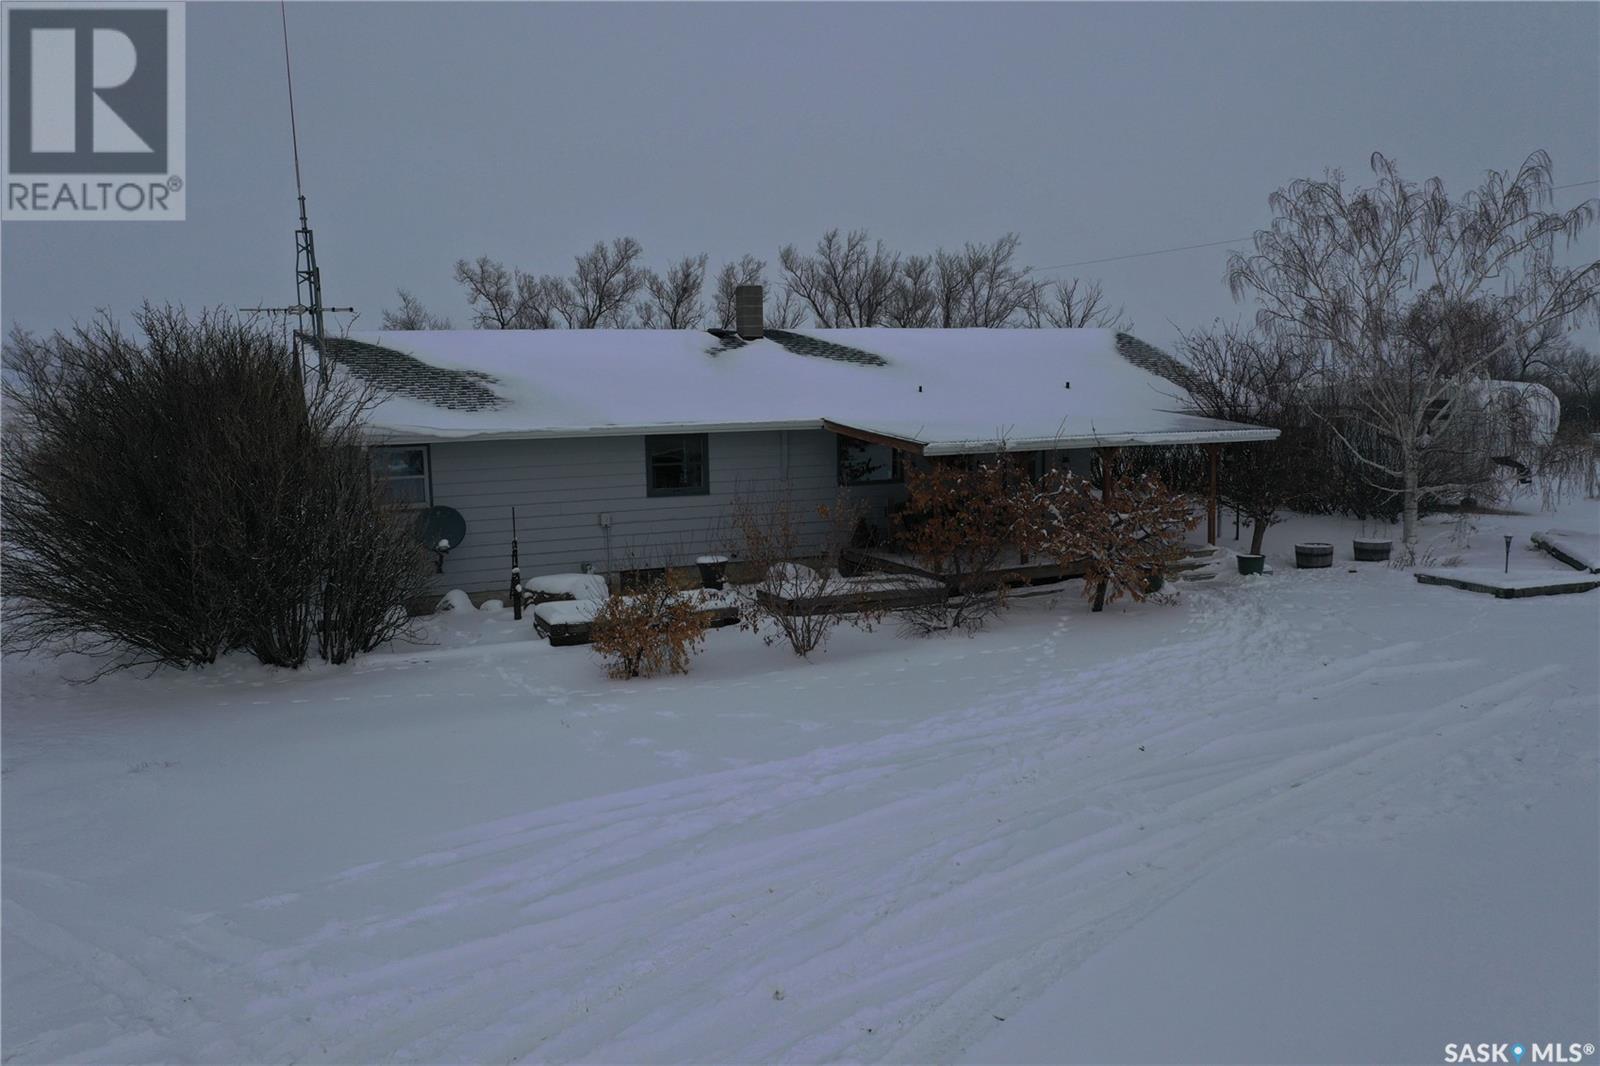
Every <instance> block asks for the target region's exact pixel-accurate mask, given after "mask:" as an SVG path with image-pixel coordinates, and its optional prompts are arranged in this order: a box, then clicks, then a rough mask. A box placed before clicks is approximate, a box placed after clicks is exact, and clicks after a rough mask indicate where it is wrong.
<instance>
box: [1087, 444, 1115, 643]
mask: <svg viewBox="0 0 1600 1066" xmlns="http://www.w3.org/2000/svg"><path fill="white" fill-rule="evenodd" d="M1116 487H1117V449H1116V448H1101V449H1100V502H1101V503H1102V504H1105V505H1106V506H1108V507H1109V506H1110V505H1111V500H1112V497H1113V496H1115V494H1116ZM1105 606H1106V583H1105V581H1103V580H1102V581H1101V582H1100V586H1099V587H1098V588H1096V589H1095V590H1094V607H1092V608H1091V610H1095V611H1102V610H1105Z"/></svg>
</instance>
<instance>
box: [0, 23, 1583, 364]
mask: <svg viewBox="0 0 1600 1066" xmlns="http://www.w3.org/2000/svg"><path fill="white" fill-rule="evenodd" d="M288 17H289V29H290V38H291V43H292V46H293V50H294V74H295V88H296V92H297V102H298V107H299V123H300V138H301V140H300V150H301V157H302V168H303V171H304V175H305V181H306V192H307V195H308V197H309V201H310V209H311V220H312V225H313V227H314V228H315V231H316V236H317V247H318V250H319V252H320V259H321V265H322V271H323V279H324V287H325V295H326V297H327V299H328V300H329V301H330V302H331V303H335V304H341V305H342V304H353V305H355V306H356V307H357V308H358V309H359V310H360V312H361V314H360V317H359V319H358V320H357V323H356V328H358V329H360V328H368V329H371V328H376V327H377V326H378V324H379V318H380V315H381V311H382V309H383V308H384V307H386V306H393V305H394V303H395V302H396V301H395V297H394V290H395V288H396V286H404V287H406V288H409V289H411V290H413V291H415V292H416V293H417V294H418V295H420V296H421V297H422V298H423V300H424V301H425V302H426V303H427V305H428V306H429V307H430V309H432V310H434V311H435V312H438V313H442V314H446V315H448V316H449V317H450V318H451V319H452V320H453V321H454V322H455V324H457V325H458V326H465V325H467V323H468V313H467V308H466V304H465V300H464V298H463V297H462V296H461V294H460V291H459V290H458V289H457V287H456V286H455V284H454V283H453V282H452V280H451V278H450V271H451V265H452V263H453V262H454V261H455V260H456V259H457V258H459V257H462V256H476V255H479V254H485V253H486V254H488V255H491V256H494V257H496V258H500V259H503V260H505V261H506V262H507V263H508V264H514V265H519V266H522V267H523V268H525V269H528V270H530V271H534V272H545V271H562V272H565V271H566V270H568V269H570V266H571V257H572V255H573V254H574V253H575V252H577V251H580V250H582V249H584V248H586V247H588V246H589V245H590V244H592V243H593V242H594V241H595V240H596V239H598V238H610V237H614V236H619V235H632V236H634V237H636V238H638V239H639V240H640V241H641V242H642V243H643V245H644V248H645V254H646V257H647V260H648V262H649V263H650V264H651V265H653V266H658V267H659V266H661V265H664V264H665V263H666V262H667V260H669V259H671V258H674V257H677V256H680V255H683V254H685V253H698V252H707V253H709V254H710V256H711V267H712V270H713V271H715V269H716V268H717V266H718V265H719V264H720V263H721V262H722V261H723V260H725V259H728V258H733V257H737V256H738V255H739V254H741V253H744V252H753V253H755V254H757V255H759V256H761V257H762V258H765V259H767V260H768V261H769V263H771V264H773V265H774V266H775V261H776V259H777V251H778V248H779V247H780V246H781V245H783V244H784V243H787V242H794V243H797V244H799V245H802V246H805V247H809V246H810V245H811V244H812V243H813V242H814V241H815V240H816V238H817V236H818V235H819V234H820V233H821V232H822V231H823V230H825V229H826V228H828V227H830V226H840V227H843V228H852V227H865V228H868V229H870V230H871V231H872V232H873V233H874V234H875V235H878V236H881V237H883V238H884V239H885V240H887V241H888V242H889V243H890V244H891V245H892V246H894V247H896V248H899V249H903V250H905V251H928V250H931V249H933V248H934V247H936V246H938V245H941V244H944V245H955V244H959V243H960V242H962V241H965V240H979V239H991V238H993V237H995V236H997V235H999V234H1001V233H1004V232H1006V231H1008V230H1014V231H1016V232H1018V233H1020V234H1021V235H1022V239H1023V244H1022V250H1023V255H1024V258H1025V259H1026V261H1028V262H1030V263H1033V264H1035V265H1038V266H1048V265H1054V264H1062V263H1074V262H1077V261H1081V260H1090V259H1101V258H1104V257H1111V256H1120V255H1128V254H1130V253H1137V252H1145V251H1150V250H1154V249H1162V248H1169V247H1172V246H1175V245H1187V244H1196V243H1201V242H1210V241H1221V240H1227V239H1231V238H1236V237H1240V236H1244V235H1248V234H1249V233H1250V232H1251V231H1252V230H1253V229H1255V228H1257V227H1260V226H1263V225H1265V224H1266V223H1267V222H1268V219H1269V216H1268V214H1267V208H1266V198H1267V195H1268V193H1269V192H1271V191H1272V189H1274V188H1275V187H1277V186H1279V185H1282V184H1284V183H1287V182H1289V181H1291V180H1293V179H1295V178H1297V177H1303V176H1320V174H1321V173H1322V171H1323V170H1324V168H1327V167H1341V168H1343V169H1344V170H1345V171H1346V173H1347V175H1349V176H1350V177H1352V178H1364V177H1366V176H1367V174H1368V172H1367V170H1366V165H1367V159H1368V156H1369V155H1370V153H1371V152H1372V151H1373V150H1374V149H1381V150H1382V151H1384V152H1386V153H1388V154H1390V155H1392V156H1394V157H1396V158H1398V159H1399V161H1400V163H1401V165H1402V167H1403V169H1404V171H1405V172H1406V173H1407V174H1408V175H1409V176H1413V177H1416V178H1419V179H1420V178H1424V177H1428V176H1432V175H1439V176H1441V177H1443V178H1444V179H1445V181H1446V183H1447V185H1448V186H1449V187H1450V188H1451V189H1454V190H1460V189H1462V188H1464V187H1465V186H1467V185H1468V184H1470V183H1471V182H1472V181H1474V180H1475V179H1476V178H1477V177H1479V176H1480V175H1481V174H1482V172H1483V171H1484V170H1486V169H1488V168H1501V169H1503V168H1508V167H1514V166H1515V165H1516V164H1518V163H1519V162H1521V160H1522V159H1523V158H1524V157H1525V156H1526V155H1527V154H1528V153H1529V152H1530V151H1532V150H1534V149H1537V148H1544V149H1547V150H1548V151H1550V152H1551V154H1552V155H1553V156H1554V158H1555V162H1556V180H1557V183H1558V184H1565V183H1568V182H1579V181H1585V180H1588V179H1595V178H1600V47H1597V42H1600V5H1597V4H1594V3H1571V4H1541V3H1512V4H1495V3H1482V4H1461V5H1457V4H1444V3H1438V4H1329V5H1323V4H1288V3H1284V4H1232V5H1203V4H1181V5H1168V4H1159V3H1148V4H1145V3H1107V4H1045V3H1039V4H1025V5H1002V4H912V3H902V4H848V3H834V4H821V5H810V4H758V5H744V4H667V3H663V4H648V5H642V6H640V5H631V4H563V5H536V4H518V3H497V4H483V5H475V4H455V3H450V4H446V3H414V4H399V5H396V4H380V3H370V4H335V3H299V4H290V5H289V10H288ZM185 179H186V182H187V188H188V196H189V201H188V220H187V221H185V222H181V223H169V222H154V223H151V222H145V223H129V222H122V223H97V222H50V223H6V224H5V226H4V232H3V244H4V247H3V251H0V258H3V280H0V302H3V307H0V316H3V318H4V320H5V322H6V323H7V324H10V323H19V324H21V325H23V326H25V327H29V328H34V329H42V328H51V327H56V326H62V325H66V324H69V323H70V322H71V321H72V320H73V319H74V318H82V317H86V316H87V315H89V314H91V313H92V312H93V311H94V310H95V309H96V308H99V307H105V308H109V309H112V310H113V311H116V312H118V313H125V312H126V311H128V310H129V309H130V308H132V307H134V306H136V305H137V304H138V303H139V301H141V300H143V299H146V298H148V299H152V300H157V301H173V302H181V303H184V304H187V305H189V306H191V307H196V306H200V305H216V304H222V305H227V306H232V307H237V306H245V305H252V304H285V303H292V302H293V298H294V288H293V280H294V277H293V270H294V240H293V230H294V228H295V224H296V219H295V206H294V181H293V172H292V169H291V164H290V154H289V124H288V113H287V108H286V103H285V93H284V77H283V53H282V42H281V39H280V30H279V21H278V8H277V5H276V4H244V3H241V4H202V3H191V4H190V5H189V7H188V173H187V174H186V175H185ZM1597 191H1600V186H1596V185H1594V184H1589V185H1584V186H1582V187H1579V188H1574V189H1568V190H1565V191H1563V192H1561V193H1559V194H1558V195H1559V197H1560V201H1559V202H1560V203H1561V204H1562V205H1563V206H1570V205H1572V204H1575V203H1577V202H1579V201H1580V200H1581V199H1583V198H1584V197H1586V196H1593V195H1595V193H1596V192H1597ZM1585 243H1586V247H1585V248H1584V249H1583V252H1584V254H1586V256H1587V257H1590V258H1593V257H1595V256H1597V255H1600V235H1597V233H1596V232H1595V231H1593V230H1591V231H1590V233H1589V234H1587V235H1586V238H1585ZM1225 255H1226V248H1208V249H1200V250H1194V251H1185V252H1179V253H1176V254H1170V255H1157V256H1149V257H1145V258H1137V259H1126V260H1122V261H1119V262H1109V263H1101V264H1097V265H1089V266H1082V267H1077V268H1074V269H1072V270H1068V271H1061V272H1058V273H1065V274H1074V273H1075V274H1079V275H1082V276H1084V277H1094V278H1099V279H1101V280H1102V281H1103V282H1104V286H1105V289H1106V292H1107V295H1108V296H1110V297H1111V299H1112V300H1113V302H1115V303H1121V304H1124V305H1126V307H1127V310H1128V312H1129V314H1130V315H1131V317H1132V319H1133V321H1134V324H1135V327H1136V330H1137V331H1138V332H1139V333H1140V334H1141V335H1143V336H1145V337H1146V338H1147V339H1149V340H1151V341H1153V342H1156V343H1160V344H1168V343H1170V342H1171V341H1172V339H1173V336H1174V333H1175V328H1176V327H1184V328H1188V327H1192V326H1197V325H1202V324H1204V323H1206V322H1209V321H1210V320H1211V319H1212V318H1214V317H1216V316H1225V317H1234V316H1237V315H1239V314H1240V313H1241V309H1240V307H1239V306H1238V305H1236V304H1234V303H1233V301H1232V300H1231V299H1230V298H1229V296H1228V293H1227V290H1226V287H1225V285H1224V284H1223V280H1222V272H1223V263H1224V258H1225Z"/></svg>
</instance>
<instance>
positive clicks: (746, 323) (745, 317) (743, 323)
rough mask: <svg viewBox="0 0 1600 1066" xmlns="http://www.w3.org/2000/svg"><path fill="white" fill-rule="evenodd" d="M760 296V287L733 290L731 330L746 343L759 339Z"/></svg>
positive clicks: (747, 286) (749, 286)
mask: <svg viewBox="0 0 1600 1066" xmlns="http://www.w3.org/2000/svg"><path fill="white" fill-rule="evenodd" d="M761 317H762V296H761V286H760V285H740V286H738V287H737V288H735V289H734V290H733V328H734V332H736V333H738V334H739V336H740V337H741V338H743V339H744V340H747V341H754V340H760V339H761Z"/></svg>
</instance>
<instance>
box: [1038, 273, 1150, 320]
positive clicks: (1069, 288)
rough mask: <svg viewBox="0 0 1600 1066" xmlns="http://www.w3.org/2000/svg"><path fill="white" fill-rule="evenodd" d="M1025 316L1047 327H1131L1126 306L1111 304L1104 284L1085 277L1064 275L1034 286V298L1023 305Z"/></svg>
mask: <svg viewBox="0 0 1600 1066" xmlns="http://www.w3.org/2000/svg"><path fill="white" fill-rule="evenodd" d="M1023 318H1024V321H1025V322H1026V323H1027V324H1028V325H1029V326H1032V327H1033V328H1034V329H1040V328H1043V327H1045V326H1050V327H1054V328H1056V329H1121V330H1126V329H1129V328H1131V327H1130V325H1129V323H1128V320H1127V315H1125V314H1124V313H1123V309H1122V308H1121V307H1116V308H1113V307H1111V305H1110V304H1109V303H1107V301H1106V296H1105V292H1104V291H1103V290H1102V289H1101V288H1100V283H1099V282H1098V281H1084V280H1082V279H1081V278H1063V279H1062V280H1060V281H1053V282H1049V283H1046V284H1039V285H1036V286H1034V289H1033V294H1032V297H1031V299H1030V300H1029V301H1028V305H1027V306H1026V307H1024V308H1023Z"/></svg>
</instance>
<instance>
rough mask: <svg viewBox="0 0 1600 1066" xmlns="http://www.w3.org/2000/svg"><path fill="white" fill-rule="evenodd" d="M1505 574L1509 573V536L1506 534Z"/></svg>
mask: <svg viewBox="0 0 1600 1066" xmlns="http://www.w3.org/2000/svg"><path fill="white" fill-rule="evenodd" d="M1506 573H1508V574H1509V573H1511V534H1510V533H1507V534H1506Z"/></svg>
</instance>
